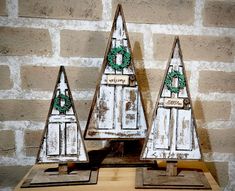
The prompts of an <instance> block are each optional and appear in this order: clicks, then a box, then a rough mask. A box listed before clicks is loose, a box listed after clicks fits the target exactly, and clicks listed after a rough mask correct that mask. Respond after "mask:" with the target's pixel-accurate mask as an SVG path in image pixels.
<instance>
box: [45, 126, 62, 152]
mask: <svg viewBox="0 0 235 191" xmlns="http://www.w3.org/2000/svg"><path fill="white" fill-rule="evenodd" d="M46 141H47V155H59V154H60V125H59V123H49V124H48V130H47V139H46Z"/></svg>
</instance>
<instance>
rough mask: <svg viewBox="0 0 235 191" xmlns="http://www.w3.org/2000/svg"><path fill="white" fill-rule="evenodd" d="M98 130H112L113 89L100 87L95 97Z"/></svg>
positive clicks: (104, 86)
mask: <svg viewBox="0 0 235 191" xmlns="http://www.w3.org/2000/svg"><path fill="white" fill-rule="evenodd" d="M97 101H98V102H97V104H98V116H97V117H98V119H99V124H98V128H99V129H112V128H113V119H114V118H113V117H114V116H113V114H114V113H113V108H114V87H111V86H106V85H101V86H100V94H99V95H98V97H97Z"/></svg>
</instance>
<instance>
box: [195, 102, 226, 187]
mask: <svg viewBox="0 0 235 191" xmlns="http://www.w3.org/2000/svg"><path fill="white" fill-rule="evenodd" d="M194 114H195V119H199V120H200V122H199V123H197V132H198V137H199V141H200V145H201V151H202V153H203V154H209V155H210V154H212V153H213V152H214V151H213V146H212V145H211V141H212V140H214V139H215V138H214V137H211V136H212V135H211V134H210V133H209V130H208V129H206V128H204V127H203V126H205V124H206V120H205V113H204V110H203V106H202V102H201V101H200V100H199V99H197V100H196V101H195V103H194ZM203 160H204V159H203ZM204 162H205V164H206V166H207V168H208V170H209V171H210V172H211V174H212V175H213V177H214V178H215V180H216V181H217V182H218V183H219V185H220V186H221V187H224V186H226V185H227V183H228V175H225V171H226V172H228V169H223V168H224V166H227V168H228V164H227V163H225V164H222V163H221V162H209V161H208V162H207V161H204ZM221 166H223V167H222V168H221Z"/></svg>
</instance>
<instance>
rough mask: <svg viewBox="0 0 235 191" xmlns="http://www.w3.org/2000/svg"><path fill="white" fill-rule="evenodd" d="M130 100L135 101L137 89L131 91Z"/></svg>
mask: <svg viewBox="0 0 235 191" xmlns="http://www.w3.org/2000/svg"><path fill="white" fill-rule="evenodd" d="M130 100H131V101H132V102H133V103H134V102H135V100H136V93H135V90H131V91H130Z"/></svg>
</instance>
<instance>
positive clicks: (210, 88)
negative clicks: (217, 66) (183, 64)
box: [198, 71, 235, 93]
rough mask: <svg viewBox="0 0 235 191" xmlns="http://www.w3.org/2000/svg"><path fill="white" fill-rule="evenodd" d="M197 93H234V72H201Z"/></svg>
mask: <svg viewBox="0 0 235 191" xmlns="http://www.w3.org/2000/svg"><path fill="white" fill-rule="evenodd" d="M198 83H199V92H203V93H209V92H231V93H233V92H235V72H220V71H201V72H200V75H199V82H198Z"/></svg>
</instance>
